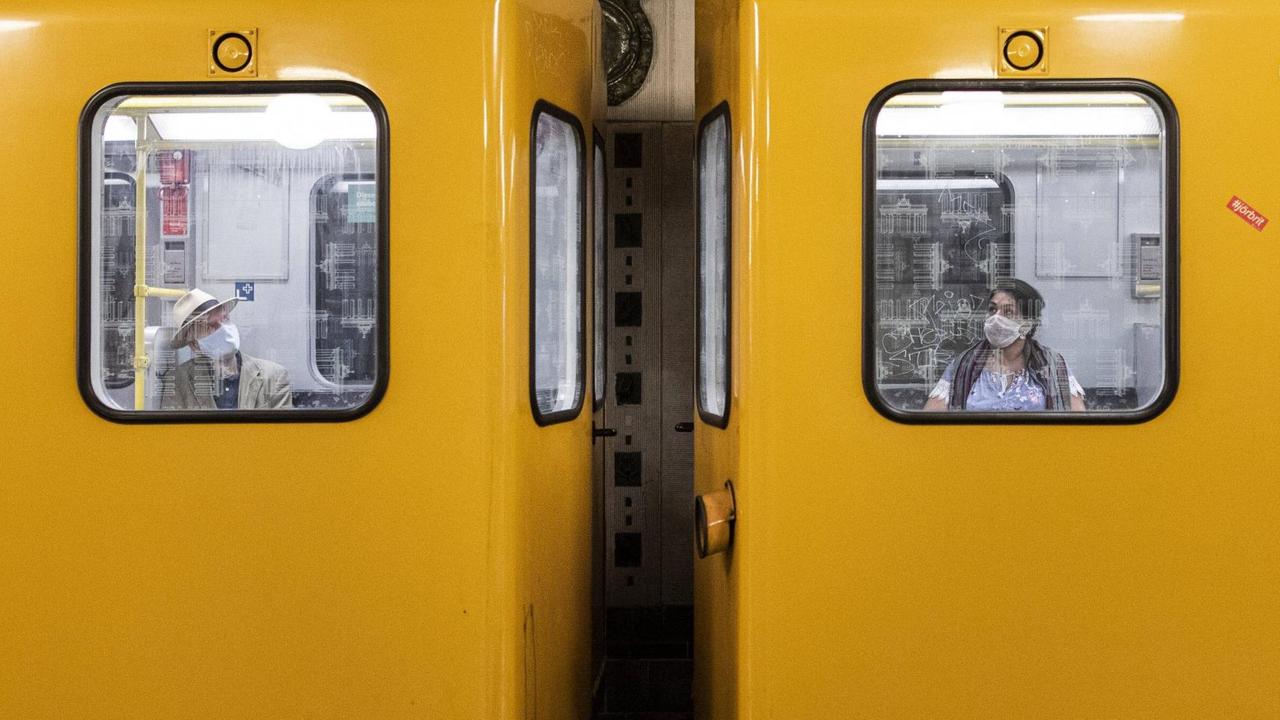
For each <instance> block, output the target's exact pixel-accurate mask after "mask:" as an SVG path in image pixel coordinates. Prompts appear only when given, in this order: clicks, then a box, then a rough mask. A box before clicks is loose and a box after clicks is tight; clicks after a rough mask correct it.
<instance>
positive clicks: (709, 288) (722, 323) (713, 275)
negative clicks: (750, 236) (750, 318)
mask: <svg viewBox="0 0 1280 720" xmlns="http://www.w3.org/2000/svg"><path fill="white" fill-rule="evenodd" d="M729 137H730V136H729V106H728V104H721V105H720V106H718V107H717V108H716V109H714V110H712V111H711V112H710V113H709V114H708V115H707V116H706V117H705V118H704V119H703V120H702V124H701V127H700V128H699V130H698V414H699V416H700V417H701V418H702V420H703V422H706V423H708V424H710V425H714V426H716V427H721V428H723V427H725V426H726V425H727V424H728V420H729V272H730V262H731V260H730V257H729V239H730V236H729V231H730V217H729V195H730V176H729V158H730V150H729V147H730V146H729V142H730V140H729Z"/></svg>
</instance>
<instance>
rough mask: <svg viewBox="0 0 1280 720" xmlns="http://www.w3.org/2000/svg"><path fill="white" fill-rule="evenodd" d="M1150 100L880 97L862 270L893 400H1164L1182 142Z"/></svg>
mask: <svg viewBox="0 0 1280 720" xmlns="http://www.w3.org/2000/svg"><path fill="white" fill-rule="evenodd" d="M1156 97H1157V96H1156V95H1154V94H1152V95H1150V96H1149V95H1148V94H1147V93H1145V92H1133V91H1128V90H1124V91H1121V90H1115V91H1105V90H1103V91H1099V90H1097V89H1096V88H1093V89H1090V90H1088V91H1061V90H1057V89H1055V90H1043V91H1036V92H1028V91H1021V92H998V91H985V90H984V91H978V90H954V91H952V90H947V91H941V92H906V93H902V94H898V95H894V96H893V97H891V98H889V99H888V101H887V102H885V103H884V104H883V106H882V107H881V108H880V109H879V111H878V114H877V115H876V117H875V136H874V141H873V142H874V146H873V147H871V148H868V153H867V159H868V162H871V163H874V176H873V177H874V183H873V185H872V187H870V188H868V190H869V191H870V192H871V193H872V195H871V197H870V198H868V200H869V203H868V208H867V209H868V218H867V226H868V235H867V238H866V242H867V243H868V244H869V247H868V248H867V251H868V255H867V263H866V273H867V277H866V278H865V282H866V288H867V289H866V292H867V293H868V297H869V302H868V305H869V308H868V310H869V315H868V317H867V319H866V322H867V325H866V337H867V340H868V342H869V343H870V347H869V352H871V353H873V357H870V358H868V359H869V361H870V362H869V363H868V369H869V371H870V372H873V373H874V376H873V377H869V378H868V380H869V382H868V386H869V387H872V388H873V389H874V392H875V393H876V394H877V395H878V397H877V398H875V400H876V401H877V403H878V404H880V406H881V407H882V409H887V410H888V411H889V412H890V413H891V414H894V413H896V414H899V415H900V414H903V413H908V414H909V413H917V412H922V411H924V412H930V413H938V414H940V415H941V414H943V413H963V414H968V415H969V416H971V417H972V416H973V415H974V414H975V413H1006V414H1005V415H1002V417H1004V418H1008V417H1009V415H1008V414H1007V413H1016V412H1021V413H1024V414H1026V413H1032V414H1045V413H1076V414H1077V415H1079V414H1085V413H1090V414H1093V415H1094V416H1095V417H1098V418H1101V417H1102V416H1103V415H1112V416H1116V415H1119V416H1124V415H1129V416H1137V415H1141V414H1143V413H1144V412H1150V411H1153V408H1154V409H1158V407H1157V406H1162V405H1163V404H1167V401H1168V389H1170V388H1171V387H1172V383H1171V382H1170V376H1171V372H1170V368H1171V367H1172V358H1171V357H1170V355H1169V353H1170V347H1171V345H1172V343H1171V342H1170V338H1171V337H1173V335H1172V331H1173V330H1175V328H1172V327H1171V324H1170V317H1171V314H1170V311H1171V308H1172V307H1173V304H1174V303H1175V302H1176V297H1175V295H1174V293H1175V292H1176V284H1175V282H1174V281H1175V280H1176V278H1175V277H1172V273H1170V272H1169V266H1170V262H1169V258H1170V257H1172V254H1171V253H1172V252H1173V250H1172V249H1171V247H1170V245H1171V243H1173V242H1174V241H1175V240H1176V237H1175V235H1176V232H1175V230H1176V228H1173V227H1171V221H1170V213H1169V208H1168V198H1169V197H1170V196H1171V195H1172V194H1174V190H1173V189H1172V188H1171V185H1170V183H1171V180H1170V176H1171V167H1170V165H1171V162H1170V157H1171V153H1170V145H1171V143H1172V142H1174V139H1173V138H1171V136H1170V131H1169V129H1168V128H1169V121H1168V118H1166V115H1165V112H1164V110H1163V109H1162V104H1161V103H1160V102H1159V101H1158V100H1157V99H1156ZM1161 97H1162V96H1161ZM957 417H960V416H957ZM1056 417H1060V418H1061V417H1062V416H1061V415H1057V416H1056Z"/></svg>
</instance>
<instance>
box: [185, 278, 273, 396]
mask: <svg viewBox="0 0 1280 720" xmlns="http://www.w3.org/2000/svg"><path fill="white" fill-rule="evenodd" d="M238 302H239V300H238V299H236V298H231V299H229V300H223V301H221V302H219V301H218V299H217V298H215V297H214V296H212V295H210V294H209V293H207V292H205V291H203V290H200V289H195V290H191V291H190V292H188V293H187V294H186V295H183V296H182V297H181V298H179V299H178V302H176V303H175V304H174V306H173V314H174V319H175V320H176V321H177V324H178V329H177V331H176V332H175V333H174V335H173V340H171V341H170V347H171V348H173V349H174V350H176V351H177V352H178V365H177V366H176V367H175V368H173V370H172V371H171V376H172V380H171V382H169V383H167V384H166V385H167V387H163V388H162V390H161V397H160V400H161V402H160V407H161V409H164V410H214V409H222V410H232V409H240V410H252V409H262V408H290V407H293V391H292V388H291V386H290V384H289V372H288V371H287V370H285V369H284V367H282V366H281V365H278V364H276V363H273V362H271V361H269V360H263V359H261V358H255V357H251V356H249V355H246V354H244V353H242V352H240V331H239V329H237V328H236V326H235V324H234V323H232V322H231V310H232V309H233V308H235V306H236V304H237V303H238ZM188 356H189V357H188Z"/></svg>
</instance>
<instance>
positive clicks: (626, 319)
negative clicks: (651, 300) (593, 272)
mask: <svg viewBox="0 0 1280 720" xmlns="http://www.w3.org/2000/svg"><path fill="white" fill-rule="evenodd" d="M643 298H644V295H643V293H638V292H620V293H614V295H613V324H614V325H617V326H618V327H640V323H641V322H642V321H643V320H644V303H643Z"/></svg>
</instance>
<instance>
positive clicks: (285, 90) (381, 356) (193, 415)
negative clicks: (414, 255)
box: [76, 80, 391, 424]
mask: <svg viewBox="0 0 1280 720" xmlns="http://www.w3.org/2000/svg"><path fill="white" fill-rule="evenodd" d="M336 93H340V94H346V95H352V96H355V97H358V98H360V100H361V101H363V102H364V104H365V105H366V106H367V107H368V108H369V110H370V112H372V113H373V117H374V122H375V124H376V126H377V188H378V190H377V192H378V197H377V203H378V208H377V212H378V292H377V298H378V310H377V318H378V345H377V349H378V375H377V379H376V380H375V381H374V384H373V388H372V390H371V391H370V393H369V397H368V398H367V399H366V400H365V401H364V402H363V403H362V404H360V405H358V406H356V407H353V408H335V409H316V410H310V409H306V408H290V409H281V410H267V409H264V410H217V411H214V410H198V411H192V410H119V409H116V408H112V407H108V406H107V405H106V404H105V403H103V402H102V400H101V399H99V398H98V395H97V393H96V392H95V391H94V389H93V382H92V378H91V375H90V373H91V372H92V368H91V367H90V358H91V355H92V353H91V351H90V343H91V341H92V337H93V335H92V323H93V322H94V321H95V319H94V318H93V317H92V312H93V298H92V282H93V218H92V217H90V213H91V212H92V209H93V198H92V196H91V193H92V192H93V189H94V178H93V168H94V162H93V141H94V138H93V122H94V118H95V117H97V114H98V111H100V110H101V109H102V108H103V107H104V106H105V105H107V104H108V103H110V102H111V101H113V100H116V99H118V98H121V97H133V96H148V95H152V96H154V95H210V96H213V95H280V94H300V95H301V94H336ZM78 134H79V139H78V152H79V156H78V159H77V162H78V165H79V167H78V171H77V176H78V182H79V186H80V187H79V192H78V203H79V206H78V208H77V214H78V217H79V222H78V228H79V230H78V234H79V238H78V241H77V242H78V245H79V252H78V266H77V278H76V287H77V301H76V305H77V315H78V317H77V323H76V325H77V344H76V379H77V384H78V385H79V389H80V396H81V398H83V399H84V401H85V404H86V405H88V406H89V409H91V410H92V411H93V412H94V413H96V414H97V415H99V416H100V417H102V418H105V419H107V420H111V421H113V422H118V423H128V424H155V423H273V422H290V423H297V422H348V421H351V420H356V419H358V418H361V417H364V416H365V415H368V414H369V413H370V412H372V411H373V409H374V408H375V407H377V406H378V404H379V403H381V402H382V398H383V396H385V395H386V392H387V386H388V384H389V382H390V377H391V341H390V335H391V286H390V279H391V272H390V258H391V255H390V221H389V214H390V207H391V203H390V197H391V172H390V158H391V137H390V123H389V121H388V119H387V109H386V106H385V105H383V103H382V100H381V99H380V98H378V96H377V95H375V94H374V93H373V91H372V90H370V89H368V88H366V87H364V86H363V85H359V84H357V83H353V82H348V81H345V80H299V81H292V80H282V81H275V80H263V81H254V82H158V83H150V82H138V83H129V82H125V83H116V84H113V85H108V86H107V87H105V88H103V89H101V90H99V91H98V92H97V93H95V94H94V95H93V97H91V98H90V99H89V102H87V103H86V104H85V106H84V109H83V110H81V112H80V121H79V130H78Z"/></svg>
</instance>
